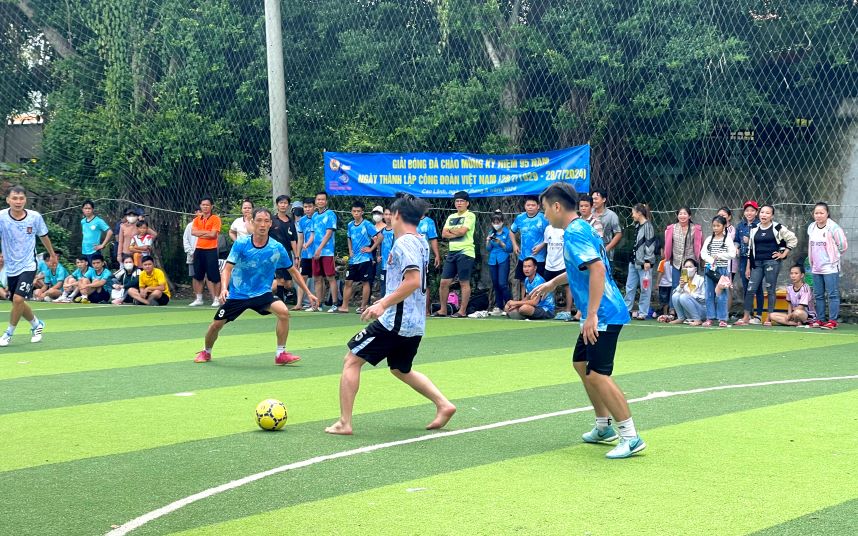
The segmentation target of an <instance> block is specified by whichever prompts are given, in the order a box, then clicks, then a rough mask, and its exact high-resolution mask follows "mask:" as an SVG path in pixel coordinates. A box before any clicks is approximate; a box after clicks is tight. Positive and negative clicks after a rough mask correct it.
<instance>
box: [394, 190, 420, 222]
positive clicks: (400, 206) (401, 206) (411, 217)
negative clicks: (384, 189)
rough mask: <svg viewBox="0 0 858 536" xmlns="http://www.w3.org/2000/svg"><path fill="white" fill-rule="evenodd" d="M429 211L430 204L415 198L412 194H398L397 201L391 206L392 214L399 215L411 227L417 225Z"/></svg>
mask: <svg viewBox="0 0 858 536" xmlns="http://www.w3.org/2000/svg"><path fill="white" fill-rule="evenodd" d="M427 210H429V203H427V202H426V201H424V200H422V199H420V198H419V197H414V195H412V194H401V195H400V194H398V193H397V194H396V201H394V202H393V204H392V205H390V212H391V213H392V214H396V213H397V212H398V213H399V216H400V217H401V218H402V219H403V220H404V221H405V223H408V224H410V225H417V224H418V223H420V219H421V218H422V217H423V215H424V214H426V211H427Z"/></svg>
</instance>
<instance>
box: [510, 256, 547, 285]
mask: <svg viewBox="0 0 858 536" xmlns="http://www.w3.org/2000/svg"><path fill="white" fill-rule="evenodd" d="M536 273H537V274H539V275H541V276H542V277H545V262H544V261H537V262H536ZM526 277H527V276H525V275H524V261H523V260H519V261H518V263H517V264H516V265H515V278H516V279H518V280H519V281H524V280H525V278H526ZM545 280H546V281H551V280H550V279H548V278H547V277H545Z"/></svg>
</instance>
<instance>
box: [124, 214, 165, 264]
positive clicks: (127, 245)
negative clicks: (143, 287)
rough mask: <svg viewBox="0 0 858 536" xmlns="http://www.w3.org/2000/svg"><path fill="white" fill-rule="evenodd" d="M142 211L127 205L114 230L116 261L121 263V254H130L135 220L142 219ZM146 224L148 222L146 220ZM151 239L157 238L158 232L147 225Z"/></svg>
mask: <svg viewBox="0 0 858 536" xmlns="http://www.w3.org/2000/svg"><path fill="white" fill-rule="evenodd" d="M144 216H145V214H143V211H142V210H140V209H136V208H131V207H129V208H128V209H127V210H126V211H125V217H124V218H123V219H122V221H121V222H120V223H119V224H118V226H117V227H118V228H117V231H116V234H115V235H116V261H117V262H118V263H119V264H122V256H123V255H131V253H132V251H131V240H132V239H133V238H134V235H136V234H137V222H138V221H141V220H144ZM147 225H148V222H147ZM147 229H148V232H149V234H150V235H152V239H153V240H154V239H155V238H158V233H157V232H155V229H153V228H152V227H151V226H149V227H147Z"/></svg>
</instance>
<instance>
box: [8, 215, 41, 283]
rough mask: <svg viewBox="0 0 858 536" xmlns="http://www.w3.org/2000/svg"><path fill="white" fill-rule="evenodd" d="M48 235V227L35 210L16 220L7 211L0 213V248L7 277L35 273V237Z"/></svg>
mask: <svg viewBox="0 0 858 536" xmlns="http://www.w3.org/2000/svg"><path fill="white" fill-rule="evenodd" d="M47 234H48V226H47V225H45V220H44V218H42V215H41V214H39V213H38V212H36V211H35V210H25V211H24V217H23V218H21V219H20V220H16V219H14V218H13V217H12V215H11V214H10V213H9V209H8V208H7V209H4V210H2V211H0V247H2V250H3V259H4V260H5V263H6V274H7V277H15V276H16V275H21V274H22V273H23V272H35V271H36V267H37V265H36V237H37V236H45V235H47Z"/></svg>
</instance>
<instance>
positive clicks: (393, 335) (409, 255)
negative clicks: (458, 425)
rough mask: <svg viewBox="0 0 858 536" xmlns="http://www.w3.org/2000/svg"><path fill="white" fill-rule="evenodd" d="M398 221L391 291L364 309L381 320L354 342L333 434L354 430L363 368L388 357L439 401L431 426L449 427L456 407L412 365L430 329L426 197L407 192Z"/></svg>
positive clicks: (396, 207)
mask: <svg viewBox="0 0 858 536" xmlns="http://www.w3.org/2000/svg"><path fill="white" fill-rule="evenodd" d="M390 210H391V212H392V213H393V218H392V221H391V223H392V225H393V232H394V234H395V236H396V240H395V241H394V242H393V248H392V249H391V251H390V258H389V259H388V264H387V281H386V282H385V283H386V285H387V294H386V295H385V297H384V298H382V299H380V300H379V301H377V302H375V303H374V304H373V305H371V306H370V307H368V308H367V310H366V311H364V313H363V315H361V319H363V320H365V321H370V320H373V319H377V320H375V322H373V323H372V324H370V325H369V326H367V327H366V328H365V329H363V330H361V331H360V332H358V333H357V335H355V336H354V337H352V339H351V340H350V341H349V342H348V347H349V352H348V353H347V354H346V357H345V362H344V364H343V374H342V377H341V378H340V418H339V420H338V421H337V422H335V423H334V424H332V425H331V426H329V427H327V428H325V431H326V432H328V433H329V434H339V435H350V434H351V433H352V412H353V409H354V402H355V397H356V396H357V392H358V387H359V385H360V371H361V367H363V366H364V365H365V364H366V363H369V364H371V365H373V366H375V365H378V364H379V363H381V362H382V361H383V360H385V359H387V365H388V367H390V372H391V373H392V374H393V375H394V376H396V377H397V378H398V379H399V380H401V381H402V382H404V383H405V384H407V385H408V386H409V387H411V388H412V389H414V390H415V391H417V392H418V393H420V394H421V395H423V396H425V397H426V398H428V399H429V400H431V401H432V402H433V403H434V404H435V408H436V412H435V419H434V420H433V421H432V422H430V423H429V424H428V425H427V426H426V429H427V430H435V429H437V428H443V427H444V426H445V425H446V424H447V422H449V420H450V418H451V417H452V416H453V414H454V413H455V412H456V406H454V405H453V404H451V403H450V401H449V400H447V399H446V398H445V397H444V395H443V394H441V391H439V390H438V388H437V387H435V385H434V384H433V383H432V381H431V380H430V379H429V378H427V377H426V376H425V375H423V374H421V373H419V372H417V371H415V370H412V368H411V366H412V362H413V361H414V356H415V355H416V354H417V349H418V347H419V345H420V339H421V338H422V337H423V333H424V332H425V329H426V309H425V302H426V280H427V272H426V270H427V268H428V265H429V244H428V243H427V242H426V239H425V238H423V236H422V235H420V234H419V233H418V232H417V224H418V223H419V221H420V217H421V216H422V215H423V214H424V213H425V212H426V203H425V202H424V201H423V200H421V199H417V198H416V197H414V196H413V195H410V194H405V195H402V196H401V197H399V198H398V199H397V200H396V201H394V202H393V205H392V206H391V207H390Z"/></svg>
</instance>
